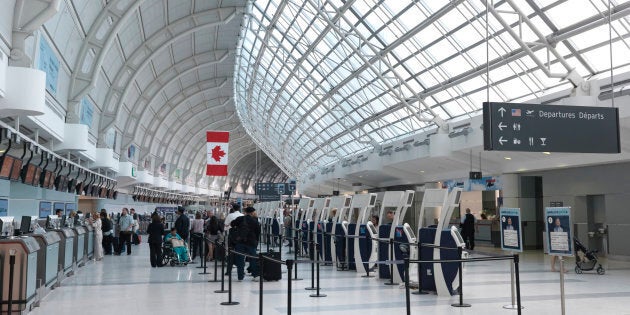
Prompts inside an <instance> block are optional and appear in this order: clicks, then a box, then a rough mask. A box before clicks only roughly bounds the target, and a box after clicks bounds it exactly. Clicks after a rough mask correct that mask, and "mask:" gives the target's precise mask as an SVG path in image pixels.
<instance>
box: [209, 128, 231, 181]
mask: <svg viewBox="0 0 630 315" xmlns="http://www.w3.org/2000/svg"><path fill="white" fill-rule="evenodd" d="M206 142H207V147H206V148H207V150H206V151H207V156H208V157H207V160H208V162H207V166H206V175H208V176H227V173H228V152H229V151H228V143H229V142H230V132H228V131H206Z"/></svg>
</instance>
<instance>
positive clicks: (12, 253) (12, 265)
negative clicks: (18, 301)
mask: <svg viewBox="0 0 630 315" xmlns="http://www.w3.org/2000/svg"><path fill="white" fill-rule="evenodd" d="M15 253H16V250H15V249H13V248H12V249H10V250H9V301H8V305H7V307H8V308H7V309H8V310H9V313H8V314H9V315H11V314H12V312H13V273H14V271H15Z"/></svg>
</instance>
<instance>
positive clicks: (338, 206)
mask: <svg viewBox="0 0 630 315" xmlns="http://www.w3.org/2000/svg"><path fill="white" fill-rule="evenodd" d="M351 201H352V196H348V195H343V196H333V197H331V199H330V205H329V210H328V215H327V217H326V218H325V222H326V223H325V229H326V233H325V235H324V248H325V251H324V254H325V255H326V256H325V258H324V259H325V260H326V261H332V263H333V265H337V262H338V261H337V259H338V255H337V244H336V241H335V238H336V235H335V230H336V227H337V223H338V219H339V217H340V213H342V212H344V210H342V209H343V208H345V209H348V208H349V207H350V203H351Z"/></svg>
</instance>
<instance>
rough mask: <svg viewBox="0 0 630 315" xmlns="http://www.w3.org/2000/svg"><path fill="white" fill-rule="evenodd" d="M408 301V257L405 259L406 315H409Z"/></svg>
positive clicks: (409, 306) (409, 304)
mask: <svg viewBox="0 0 630 315" xmlns="http://www.w3.org/2000/svg"><path fill="white" fill-rule="evenodd" d="M409 300H410V295H409V257H405V306H406V308H407V315H411V302H410V301H409Z"/></svg>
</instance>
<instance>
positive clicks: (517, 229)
mask: <svg viewBox="0 0 630 315" xmlns="http://www.w3.org/2000/svg"><path fill="white" fill-rule="evenodd" d="M499 218H500V220H501V223H500V226H501V249H503V250H509V251H515V252H522V251H523V236H522V234H521V233H522V232H521V231H522V228H521V209H520V208H501V209H499Z"/></svg>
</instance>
